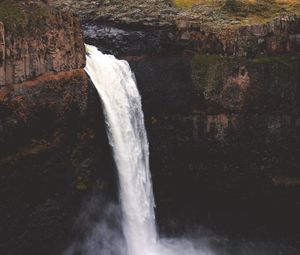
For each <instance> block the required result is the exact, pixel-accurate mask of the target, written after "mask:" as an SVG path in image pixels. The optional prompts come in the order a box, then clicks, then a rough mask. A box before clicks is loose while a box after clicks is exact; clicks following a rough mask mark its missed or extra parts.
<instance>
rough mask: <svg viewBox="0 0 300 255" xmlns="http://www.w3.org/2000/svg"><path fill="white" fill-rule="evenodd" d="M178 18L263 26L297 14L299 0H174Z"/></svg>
mask: <svg viewBox="0 0 300 255" xmlns="http://www.w3.org/2000/svg"><path fill="white" fill-rule="evenodd" d="M174 1H175V2H174V3H175V5H176V6H177V7H178V8H180V9H181V12H180V18H184V19H188V20H194V21H198V22H201V23H204V24H212V25H219V26H220V27H223V26H224V25H225V26H233V27H234V26H243V25H253V24H265V23H268V22H270V21H272V20H274V19H275V18H277V17H279V16H282V15H300V1H299V0H174Z"/></svg>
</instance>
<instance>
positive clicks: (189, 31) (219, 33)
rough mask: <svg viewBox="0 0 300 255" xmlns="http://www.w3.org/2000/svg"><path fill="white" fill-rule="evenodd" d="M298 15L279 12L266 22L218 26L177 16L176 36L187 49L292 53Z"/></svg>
mask: <svg viewBox="0 0 300 255" xmlns="http://www.w3.org/2000/svg"><path fill="white" fill-rule="evenodd" d="M299 24H300V17H299V16H297V15H281V16H280V17H277V18H275V19H274V20H273V21H272V22H270V23H267V24H257V25H244V26H239V27H232V28H225V29H224V30H219V28H215V27H211V26H203V25H202V24H201V23H199V22H197V21H189V20H184V19H182V20H180V19H179V20H177V23H176V25H177V28H178V34H177V37H178V40H179V42H180V43H182V44H183V45H185V47H187V48H188V49H190V50H194V51H198V52H201V53H211V54H212V53H214V54H222V55H227V56H228V55H234V56H248V57H249V56H250V57H253V56H260V55H278V54H295V53H297V52H299V49H300V40H299V38H300V30H299V29H300V25H299Z"/></svg>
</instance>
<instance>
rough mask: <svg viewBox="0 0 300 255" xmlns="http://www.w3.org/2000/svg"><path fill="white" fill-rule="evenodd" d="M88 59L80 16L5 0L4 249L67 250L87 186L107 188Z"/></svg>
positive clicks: (105, 151) (1, 23)
mask: <svg viewBox="0 0 300 255" xmlns="http://www.w3.org/2000/svg"><path fill="white" fill-rule="evenodd" d="M84 65H85V49H84V40H83V32H82V29H81V24H80V21H79V19H78V18H77V17H75V16H74V15H73V14H71V13H69V12H67V11H60V10H55V9H53V8H51V7H49V6H47V5H45V4H44V3H42V2H39V1H12V0H1V1H0V144H1V146H0V176H1V177H0V201H1V205H0V225H1V230H0V235H1V237H2V238H1V241H0V250H1V254H6V255H8V254H60V253H61V252H62V250H63V249H64V248H65V246H66V245H67V243H68V240H70V239H71V238H72V234H71V230H72V226H73V224H74V218H75V217H76V216H77V215H78V212H79V209H80V205H81V202H82V199H83V197H84V194H85V192H87V191H89V190H91V186H93V185H96V184H95V183H98V188H99V189H101V191H102V192H104V191H103V190H105V188H106V186H105V185H103V184H102V182H104V180H106V179H107V178H106V177H105V176H103V171H102V170H101V169H102V167H103V169H106V168H107V169H111V167H110V162H111V161H110V160H111V156H110V154H109V147H108V143H107V141H106V134H105V130H104V121H103V119H102V118H101V116H102V115H101V110H99V109H101V108H100V105H99V101H98V100H99V99H98V96H97V93H96V92H95V91H94V90H93V86H92V84H91V83H90V82H89V79H88V77H87V75H86V74H85V72H84V70H83V67H84ZM92 116H93V117H92ZM94 116H97V118H94ZM94 119H97V121H95V120H94ZM96 159H97V160H98V159H100V160H99V161H97V160H96ZM99 162H101V163H99ZM104 172H105V171H104ZM104 175H105V174H104ZM107 175H108V176H110V175H109V174H107ZM91 176H93V177H91ZM87 184H90V185H87ZM111 193H112V192H111ZM81 194H82V195H81Z"/></svg>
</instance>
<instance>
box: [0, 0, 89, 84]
mask: <svg viewBox="0 0 300 255" xmlns="http://www.w3.org/2000/svg"><path fill="white" fill-rule="evenodd" d="M33 6H34V5H33ZM29 8H30V7H29ZM32 8H33V7H32ZM40 8H43V11H44V12H45V14H44V16H43V18H41V19H40V20H38V21H36V23H35V24H32V23H33V22H31V21H30V19H32V17H30V16H28V17H26V19H25V24H22V28H20V25H16V26H9V27H6V26H5V25H4V24H3V23H0V47H1V50H0V74H1V78H0V86H4V85H7V84H14V83H19V82H22V81H25V80H28V79H32V78H35V77H37V76H39V75H41V74H44V73H47V72H60V71H68V70H72V69H77V68H82V67H83V66H84V64H85V53H84V52H85V50H84V44H83V32H82V30H81V26H80V22H79V20H78V19H77V18H75V17H74V16H73V15H72V14H71V13H69V12H62V11H54V10H52V9H50V8H49V9H48V7H45V6H43V7H40ZM36 15H39V13H37V14H36ZM7 26H8V25H7Z"/></svg>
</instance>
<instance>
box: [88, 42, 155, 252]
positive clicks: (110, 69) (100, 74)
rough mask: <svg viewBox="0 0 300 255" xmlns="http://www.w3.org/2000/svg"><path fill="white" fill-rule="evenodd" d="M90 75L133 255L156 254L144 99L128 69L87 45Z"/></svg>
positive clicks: (125, 230) (124, 227) (126, 234)
mask: <svg viewBox="0 0 300 255" xmlns="http://www.w3.org/2000/svg"><path fill="white" fill-rule="evenodd" d="M86 49H87V52H88V53H87V65H86V68H85V70H86V72H87V73H88V75H89V76H90V78H91V80H92V82H93V83H94V85H95V87H96V89H97V91H98V93H99V96H100V98H101V100H102V104H103V108H104V115H105V119H106V124H107V134H108V138H109V143H110V145H111V147H112V150H113V155H114V160H115V163H116V166H117V170H118V174H119V184H120V199H121V206H122V213H123V223H122V224H123V232H124V236H125V239H126V243H127V250H128V254H129V255H148V254H149V255H150V254H154V253H155V251H154V249H155V247H156V242H157V233H156V225H155V214H154V206H155V205H154V198H153V192H152V182H151V175H150V170H149V146H148V139H147V133H146V130H145V125H144V116H143V111H142V106H141V97H140V95H139V92H138V90H137V87H136V81H135V77H134V74H133V73H132V71H131V70H130V67H129V64H128V63H127V62H126V61H123V60H117V59H116V58H115V57H114V56H111V55H105V54H102V53H101V52H100V51H98V50H97V48H96V47H94V46H89V45H86Z"/></svg>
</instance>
